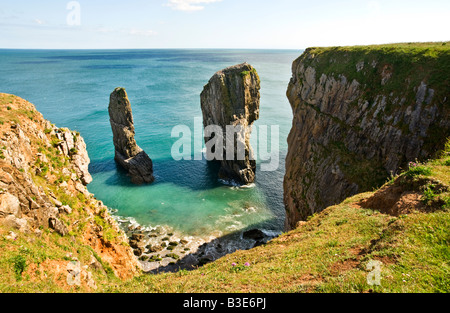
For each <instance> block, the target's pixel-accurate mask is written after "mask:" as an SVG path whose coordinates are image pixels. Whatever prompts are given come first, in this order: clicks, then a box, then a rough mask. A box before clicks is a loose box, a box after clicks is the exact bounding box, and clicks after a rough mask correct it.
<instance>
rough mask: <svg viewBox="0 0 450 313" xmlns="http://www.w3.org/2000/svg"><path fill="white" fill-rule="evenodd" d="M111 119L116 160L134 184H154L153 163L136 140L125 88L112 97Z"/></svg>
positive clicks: (110, 106)
mask: <svg viewBox="0 0 450 313" xmlns="http://www.w3.org/2000/svg"><path fill="white" fill-rule="evenodd" d="M108 111H109V117H110V122H111V129H112V132H113V141H114V147H115V157H114V159H115V160H116V161H117V163H119V164H120V165H121V166H122V167H123V168H124V169H126V170H127V171H128V174H129V175H130V177H131V182H132V183H134V184H143V183H152V182H153V181H154V180H155V178H154V177H153V162H152V160H151V159H150V157H149V156H148V155H147V153H145V151H144V150H142V149H141V148H140V147H139V146H138V145H137V143H136V140H135V139H134V136H135V130H134V122H133V114H132V110H131V104H130V101H129V100H128V96H127V92H126V91H125V89H124V88H116V89H115V90H114V91H113V92H112V93H111V96H110V102H109V108H108Z"/></svg>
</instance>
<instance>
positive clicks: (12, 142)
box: [0, 94, 140, 290]
mask: <svg viewBox="0 0 450 313" xmlns="http://www.w3.org/2000/svg"><path fill="white" fill-rule="evenodd" d="M0 109H1V114H0V131H1V134H2V135H1V137H0V147H1V153H0V200H1V201H0V203H1V205H0V226H2V227H3V228H1V229H0V233H1V234H2V235H5V236H6V234H8V235H7V236H6V237H5V238H9V239H10V240H11V243H14V242H23V243H39V245H38V249H39V250H38V251H36V252H32V251H31V250H26V251H25V250H23V248H20V249H19V250H18V251H15V250H14V248H13V247H9V248H8V253H17V255H16V256H15V258H16V259H19V260H25V261H26V260H27V258H26V256H27V257H29V258H30V260H29V261H27V262H25V261H24V263H23V264H24V268H23V269H22V270H23V273H22V271H21V272H20V273H16V274H20V275H19V276H18V278H17V279H18V280H19V279H21V278H22V275H26V274H27V275H32V277H34V276H33V275H35V272H29V273H27V272H26V271H25V270H26V269H25V265H26V268H28V269H29V270H30V271H31V270H32V269H34V270H35V271H36V272H40V273H41V274H42V275H41V276H39V277H34V278H30V279H36V280H37V281H39V280H44V279H45V278H44V277H43V275H44V273H45V272H49V273H50V272H51V273H52V275H55V277H54V281H53V282H52V284H53V283H54V284H57V285H59V286H60V287H61V288H63V290H67V289H66V288H69V287H70V286H68V284H67V279H66V277H67V275H68V273H70V272H71V270H70V269H69V267H70V265H71V264H72V263H73V264H75V265H77V264H78V265H77V268H79V269H80V271H81V272H77V273H78V274H80V275H81V277H80V276H77V277H75V278H80V279H79V281H77V282H75V283H74V287H76V286H78V287H85V288H86V290H95V289H96V282H98V281H99V278H98V277H97V276H95V274H93V273H94V272H96V271H100V272H103V273H110V274H112V275H114V276H116V277H120V278H131V277H133V276H134V275H136V274H137V273H139V271H140V269H139V263H138V262H137V260H136V258H135V256H134V255H133V250H132V249H131V248H130V247H129V245H128V238H127V237H126V236H125V234H124V233H123V232H122V231H121V230H120V228H119V226H118V225H117V223H116V222H115V220H114V219H113V218H112V217H111V216H110V215H109V213H108V208H107V207H106V206H104V205H103V203H102V202H101V201H98V200H97V199H95V197H94V196H93V195H92V194H90V193H89V191H88V190H87V188H86V185H87V184H88V183H90V182H91V181H92V178H91V175H90V174H89V172H88V165H89V162H90V160H89V156H88V153H87V151H86V144H85V142H84V140H83V138H82V137H81V135H80V134H79V133H78V132H75V131H71V130H69V129H67V128H58V127H56V126H55V125H53V124H51V123H50V122H49V121H47V120H45V119H44V118H43V116H42V114H40V113H39V112H38V111H37V110H36V108H35V107H34V106H33V105H32V104H31V103H29V102H27V101H25V100H23V99H21V98H19V97H16V96H14V95H8V94H0ZM8 230H9V231H8ZM5 231H6V234H5ZM21 249H22V250H21ZM5 251H6V250H5ZM59 251H65V252H66V253H67V255H65V256H62V255H59V254H58V253H60V252H59ZM37 255H39V257H37ZM68 271H69V272H68ZM100 277H101V276H100ZM75 285H76V286H75Z"/></svg>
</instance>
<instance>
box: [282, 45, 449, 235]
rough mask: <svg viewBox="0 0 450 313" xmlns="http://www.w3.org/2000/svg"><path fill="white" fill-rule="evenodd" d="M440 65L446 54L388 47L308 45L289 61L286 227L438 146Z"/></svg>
mask: <svg viewBox="0 0 450 313" xmlns="http://www.w3.org/2000/svg"><path fill="white" fill-rule="evenodd" d="M405 51H406V52H405ZM425 52H426V51H425ZM442 64H449V55H448V53H445V52H440V50H439V49H436V51H433V53H430V51H428V52H427V53H423V51H420V49H417V50H413V49H409V48H408V47H399V48H396V47H395V46H394V45H393V46H387V47H353V48H352V47H350V48H328V49H326V48H323V49H322V48H311V49H308V50H306V51H305V53H304V54H303V55H302V56H301V57H300V58H298V59H297V60H296V61H295V62H294V63H293V67H292V72H293V76H292V79H291V81H290V84H289V87H288V91H287V96H288V98H289V101H290V103H291V106H292V110H293V113H294V119H293V126H292V130H291V132H290V135H289V138H288V144H289V151H288V155H287V159H286V176H285V180H284V201H285V205H286V215H287V217H286V228H287V229H292V228H294V227H295V226H296V223H297V222H298V221H301V220H305V219H306V218H307V217H308V216H310V215H312V214H314V213H315V212H319V211H321V210H323V209H325V208H326V207H328V206H330V205H333V204H336V203H339V202H341V201H342V200H344V199H345V198H346V197H348V196H350V195H353V194H356V193H359V192H364V191H370V190H372V189H373V188H374V187H377V186H380V185H381V184H383V183H384V182H385V181H386V179H387V178H388V177H389V176H390V175H391V174H396V173H398V172H399V170H400V169H401V168H403V169H405V168H406V167H407V164H408V162H409V161H414V160H416V159H419V160H424V159H426V158H428V157H430V156H432V155H433V153H435V152H436V151H437V150H438V149H440V148H442V145H443V143H444V142H445V138H446V137H447V136H449V135H450V118H449V117H450V114H449V103H448V98H447V97H448V95H449V94H450V90H449V85H448V77H449V74H450V73H448V72H447V73H445V70H444V69H443V68H442V66H441V65H442Z"/></svg>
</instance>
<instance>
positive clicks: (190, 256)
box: [112, 211, 279, 273]
mask: <svg viewBox="0 0 450 313" xmlns="http://www.w3.org/2000/svg"><path fill="white" fill-rule="evenodd" d="M116 213H117V212H116V211H113V212H112V216H113V217H114V218H115V219H116V221H117V222H118V224H119V225H120V227H121V229H122V230H123V231H124V232H125V233H126V235H127V236H128V238H129V243H130V246H131V248H133V251H134V255H135V256H136V257H137V258H138V260H139V261H140V264H141V267H142V269H143V271H144V272H147V273H158V272H176V271H178V270H180V269H186V270H192V269H195V268H198V267H200V266H202V265H205V264H207V263H210V262H213V261H215V260H217V259H219V258H221V257H223V256H225V255H227V254H230V253H233V252H235V251H237V250H248V249H251V248H254V247H256V246H260V245H263V244H265V243H267V242H268V241H269V240H271V239H273V238H275V237H277V236H278V235H279V234H274V233H273V232H269V231H263V230H259V229H250V230H242V231H238V232H235V233H231V234H227V235H221V234H217V235H211V236H204V237H200V236H188V235H185V234H182V233H180V232H177V231H175V230H173V229H171V228H170V227H167V226H156V227H151V226H143V225H139V224H138V223H137V222H136V221H135V220H134V219H132V218H126V217H120V216H117V215H116Z"/></svg>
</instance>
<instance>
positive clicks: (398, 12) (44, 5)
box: [0, 0, 450, 49]
mask: <svg viewBox="0 0 450 313" xmlns="http://www.w3.org/2000/svg"><path fill="white" fill-rule="evenodd" d="M78 8H79V10H78ZM449 16H450V1H449V0H427V1H424V0H421V1H417V0H409V1H403V0H390V1H389V0H358V1H356V0H340V1H336V0H333V1H331V0H322V1H320V0H318V1H313V0H309V1H304V0H147V1H144V0H128V1H123V0H121V1H118V0H79V1H69V0H40V1H36V0H0V48H41V49H102V48H105V49H127V48H255V49H256V48H257V49H265V48H267V49H303V48H306V47H310V46H335V45H360V44H380V43H392V42H412V41H446V40H450V35H449V34H450V22H449V21H450V18H449ZM78 22H79V23H78Z"/></svg>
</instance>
